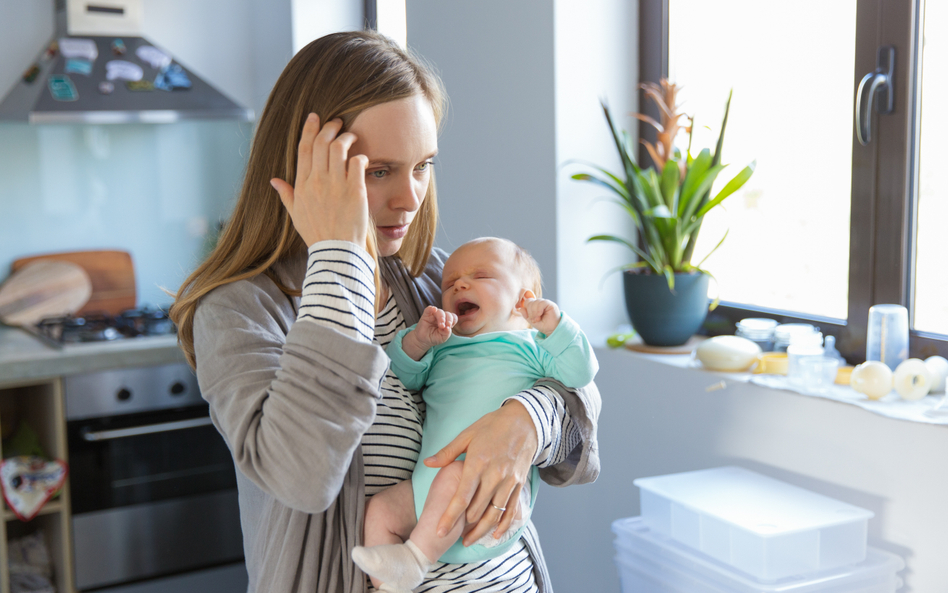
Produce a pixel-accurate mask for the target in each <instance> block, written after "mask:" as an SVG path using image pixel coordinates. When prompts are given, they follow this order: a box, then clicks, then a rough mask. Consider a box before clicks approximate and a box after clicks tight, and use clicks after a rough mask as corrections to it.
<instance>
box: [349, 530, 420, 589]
mask: <svg viewBox="0 0 948 593" xmlns="http://www.w3.org/2000/svg"><path fill="white" fill-rule="evenodd" d="M352 560H353V561H354V562H355V563H356V564H357V565H358V566H359V568H361V569H362V571H363V572H365V573H366V574H368V575H369V576H373V577H375V578H377V579H378V580H380V581H382V582H383V583H384V584H385V585H386V586H387V588H385V587H383V589H382V590H386V591H398V592H402V591H404V592H405V593H409V592H410V591H411V590H412V589H414V588H415V587H417V586H418V585H420V584H421V582H422V581H423V580H425V575H426V574H427V573H428V569H430V568H431V566H432V565H433V564H434V563H433V562H432V561H431V560H428V558H427V557H426V556H425V554H424V553H423V552H422V551H421V550H419V549H418V546H416V545H415V544H414V542H412V541H411V540H408V541H407V542H405V543H404V544H388V545H384V546H372V547H371V548H365V547H362V546H356V547H354V548H352Z"/></svg>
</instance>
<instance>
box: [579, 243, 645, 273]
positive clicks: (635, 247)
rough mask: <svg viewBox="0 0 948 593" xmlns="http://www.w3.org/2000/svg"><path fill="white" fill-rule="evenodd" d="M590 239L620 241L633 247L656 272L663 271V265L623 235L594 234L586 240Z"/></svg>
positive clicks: (630, 247)
mask: <svg viewBox="0 0 948 593" xmlns="http://www.w3.org/2000/svg"><path fill="white" fill-rule="evenodd" d="M590 241H611V242H614V243H620V244H622V245H625V246H626V247H628V248H629V249H631V250H632V251H633V252H634V253H635V254H636V255H638V256H639V257H641V258H642V259H643V260H645V261H646V262H648V265H649V266H650V267H651V268H652V269H654V270H655V272H656V273H661V269H662V267H661V265H659V264H658V263H657V262H656V261H655V260H654V259H653V258H652V257H651V256H649V254H647V253H645V252H644V251H643V250H641V249H639V248H638V247H637V246H636V245H634V244H632V243H631V242H629V241H627V240H625V239H623V238H622V237H616V236H615V235H594V236H592V237H590V238H588V239H586V242H587V243H588V242H590Z"/></svg>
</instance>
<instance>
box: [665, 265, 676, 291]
mask: <svg viewBox="0 0 948 593" xmlns="http://www.w3.org/2000/svg"><path fill="white" fill-rule="evenodd" d="M662 272H663V273H664V274H665V280H667V281H668V290H670V291H671V293H672V294H675V270H673V269H672V267H671V266H669V265H666V266H664V267H663V268H662Z"/></svg>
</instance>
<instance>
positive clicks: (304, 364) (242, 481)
mask: <svg viewBox="0 0 948 593" xmlns="http://www.w3.org/2000/svg"><path fill="white" fill-rule="evenodd" d="M445 258H446V254H445V253H444V252H443V251H440V250H435V252H433V253H432V256H431V258H430V260H429V262H428V267H427V270H426V271H425V273H424V274H423V275H422V276H421V277H420V278H412V276H411V275H410V274H409V273H408V271H407V270H406V269H405V268H404V266H402V265H401V262H400V260H398V259H397V258H384V259H383V260H382V261H381V269H380V272H381V274H382V276H383V277H384V278H385V280H386V282H387V283H388V285H389V287H390V288H391V289H392V291H393V294H394V296H395V300H396V302H397V304H398V307H399V309H400V310H401V313H402V315H403V316H404V318H405V321H406V323H408V324H409V325H411V324H414V323H415V322H416V321H417V320H418V318H419V317H420V315H421V312H422V311H423V310H424V308H425V307H426V306H427V305H429V304H438V303H440V292H441V291H440V286H441V268H442V267H443V265H444V259H445ZM305 268H306V259H305V254H301V256H300V257H298V258H293V259H291V260H287V261H285V262H281V263H280V264H277V266H276V272H275V273H276V274H277V275H278V277H279V278H280V280H281V281H282V282H284V283H285V284H286V285H288V286H293V287H297V288H298V287H299V286H300V285H301V283H302V281H303V276H304V273H305ZM298 306H299V298H295V297H288V296H287V295H286V294H284V293H283V292H281V291H280V290H279V288H277V286H276V284H275V283H274V282H273V281H272V280H271V279H270V278H268V277H267V276H266V275H263V274H261V275H258V276H256V277H254V278H251V279H249V280H242V281H239V282H233V283H230V284H227V285H225V286H221V287H219V288H217V289H215V290H213V291H211V292H210V293H209V294H208V295H207V296H205V297H204V298H203V299H202V300H201V302H200V303H199V305H198V307H197V311H196V312H195V318H194V349H195V352H196V354H197V377H198V383H199V385H200V388H201V393H202V394H203V396H204V398H205V399H206V400H207V401H208V403H209V404H210V409H211V419H212V420H213V421H214V425H215V426H216V427H217V429H218V430H219V431H220V433H221V434H222V435H223V436H224V439H225V440H226V441H227V444H228V446H229V447H230V450H231V453H232V454H233V457H234V463H235V465H236V467H237V486H238V490H239V498H240V522H241V528H242V530H243V539H244V553H245V556H246V560H247V571H248V573H249V576H250V587H249V591H250V592H251V593H253V592H260V593H264V592H267V593H302V592H306V593H364V592H365V576H364V575H363V574H362V572H361V571H359V569H358V568H357V567H356V566H355V565H354V564H353V562H352V561H351V559H350V557H349V552H350V551H351V550H352V548H353V546H355V545H358V544H360V543H361V540H362V522H363V512H364V505H365V491H364V480H365V476H364V470H363V467H362V450H361V445H360V443H361V440H362V435H363V433H364V432H365V431H366V430H367V429H368V428H369V426H370V425H371V424H372V422H373V420H374V418H375V407H376V402H377V400H378V399H379V398H380V392H379V389H380V385H381V382H382V380H383V378H384V377H385V371H386V369H387V368H388V363H389V361H388V358H387V357H386V355H385V352H384V351H383V350H382V349H381V348H379V347H378V346H376V345H372V344H365V343H361V342H357V341H355V340H353V339H351V338H349V337H347V336H345V335H343V334H341V333H339V332H337V331H335V330H333V329H331V328H328V327H324V326H321V325H318V324H315V323H294V322H295V321H296V317H297V310H298ZM544 382H546V383H548V384H549V385H550V386H552V387H554V388H555V389H557V391H558V392H559V393H560V394H561V395H562V396H563V398H564V400H565V403H566V405H567V407H568V408H569V410H570V412H571V415H572V418H573V420H574V422H576V423H577V425H578V426H579V429H580V432H581V434H582V436H583V442H582V443H581V445H580V446H577V447H576V448H575V449H574V450H573V451H572V452H571V453H570V454H569V456H568V458H567V459H566V461H564V462H563V463H561V464H559V465H557V466H554V467H549V468H544V469H541V470H540V475H541V477H542V478H543V479H544V481H546V482H548V483H550V484H553V485H555V486H566V485H569V484H579V483H584V482H591V481H593V480H595V479H596V477H597V476H598V474H599V455H598V450H597V442H596V422H597V419H598V416H599V409H600V405H601V404H600V398H599V392H598V391H597V390H596V388H595V386H594V385H591V386H589V387H587V388H585V389H581V390H578V391H574V390H569V389H567V388H565V387H563V386H562V385H559V384H558V383H556V382H554V381H551V380H544ZM524 538H525V541H526V543H527V546H528V548H529V549H530V552H531V555H532V556H533V560H534V565H535V568H534V573H535V576H536V579H537V583H538V585H539V587H540V591H541V592H542V593H552V587H551V585H550V580H549V575H548V573H547V569H546V563H545V561H544V559H543V553H542V551H541V549H540V546H539V542H538V540H537V537H536V531H535V530H534V528H533V525H532V524H530V525H529V527H528V529H527V531H526V532H525V533H524Z"/></svg>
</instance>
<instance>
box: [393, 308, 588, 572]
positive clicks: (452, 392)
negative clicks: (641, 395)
mask: <svg viewBox="0 0 948 593" xmlns="http://www.w3.org/2000/svg"><path fill="white" fill-rule="evenodd" d="M415 327H416V326H412V327H410V328H408V329H407V330H402V331H401V332H399V333H398V335H397V336H396V338H395V339H394V340H392V343H391V344H389V346H388V348H387V349H386V352H387V353H388V355H389V357H390V358H391V359H392V371H394V372H395V374H396V375H397V376H398V378H399V379H400V380H401V381H402V383H403V384H404V385H405V387H406V388H407V389H410V390H412V391H417V390H419V389H421V388H422V387H424V393H423V396H424V400H425V407H426V412H425V424H424V433H423V435H422V441H421V453H420V454H419V456H418V463H417V464H416V465H415V470H414V473H413V474H412V477H411V482H412V489H413V491H414V497H415V513H416V516H421V510H422V508H423V507H424V504H425V499H426V498H427V497H428V489H429V488H430V487H431V482H432V481H433V480H434V477H435V475H437V473H438V469H437V468H430V467H428V466H426V465H425V464H424V463H422V460H423V459H425V458H427V457H430V456H432V455H434V454H435V453H437V452H438V451H440V450H441V449H442V448H443V447H444V446H446V445H447V444H448V443H450V442H451V441H452V440H454V438H455V437H457V436H458V434H460V433H461V431H462V430H464V429H465V428H467V427H468V426H470V425H471V424H473V423H474V422H475V421H477V420H478V419H479V418H480V417H481V416H483V415H485V414H487V413H489V412H493V411H494V410H496V409H498V408H499V407H500V405H501V404H502V403H503V402H504V400H505V399H507V398H509V397H511V396H514V395H516V394H518V393H520V392H521V391H523V390H524V389H529V388H530V387H533V385H534V383H536V381H537V380H538V379H542V378H545V377H552V378H553V379H556V380H557V381H559V382H560V383H563V384H564V385H566V386H567V387H572V388H580V387H583V386H585V385H588V384H589V383H591V382H592V380H593V377H595V375H596V371H598V370H599V363H598V362H597V361H596V356H595V354H594V353H593V350H592V347H591V346H590V345H589V342H588V341H587V340H586V336H585V335H584V334H583V332H582V331H581V330H580V329H579V326H578V325H577V324H576V323H575V322H574V321H573V320H572V319H570V318H569V317H567V316H566V315H565V314H563V315H562V316H561V318H560V323H559V325H558V326H557V327H556V329H555V330H554V331H553V333H551V334H550V335H549V336H546V335H544V334H542V333H540V332H538V331H536V330H516V331H501V332H491V333H486V334H481V335H478V336H474V337H471V338H468V337H463V336H455V335H452V336H451V337H450V338H448V340H447V341H446V342H445V343H444V344H440V345H438V346H435V347H433V348H431V349H430V350H429V351H428V352H427V353H426V354H425V356H424V357H422V359H421V360H420V361H415V360H412V359H411V358H410V357H409V356H408V355H407V354H405V351H404V350H402V339H403V338H404V336H405V334H407V333H408V332H409V331H411V330H413V329H414V328H415ZM460 459H463V456H462V457H460ZM538 480H539V473H538V471H537V468H536V467H535V466H534V467H533V470H532V472H531V476H530V487H531V499H532V500H531V504H530V508H531V509H532V508H533V503H534V502H535V501H536V495H537V487H538V485H539V483H538ZM522 530H523V528H522V527H521V529H520V530H519V531H518V532H517V534H516V536H515V537H512V538H510V540H509V541H507V542H506V543H504V544H501V545H499V546H496V547H492V548H487V547H484V546H482V545H480V544H474V545H472V546H469V547H464V546H463V545H462V544H461V542H460V540H459V541H457V542H455V543H454V545H453V546H452V547H451V548H450V549H449V550H448V551H447V552H445V554H444V555H443V556H442V557H441V558H440V559H439V560H440V561H441V562H448V563H465V562H480V561H483V560H487V559H488V558H494V557H497V556H500V555H501V554H503V553H504V552H506V551H507V550H508V549H510V547H511V546H513V544H514V543H515V542H516V541H517V539H518V538H519V536H520V532H521V531H522Z"/></svg>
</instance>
